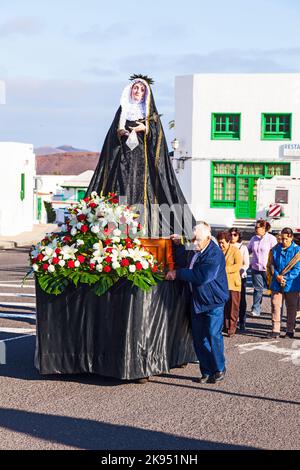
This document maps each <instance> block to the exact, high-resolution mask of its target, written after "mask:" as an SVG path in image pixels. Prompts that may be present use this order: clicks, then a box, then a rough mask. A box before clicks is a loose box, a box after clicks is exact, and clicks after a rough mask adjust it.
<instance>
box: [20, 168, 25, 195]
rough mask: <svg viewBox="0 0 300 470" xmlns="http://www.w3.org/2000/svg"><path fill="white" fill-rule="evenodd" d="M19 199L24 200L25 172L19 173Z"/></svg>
mask: <svg viewBox="0 0 300 470" xmlns="http://www.w3.org/2000/svg"><path fill="white" fill-rule="evenodd" d="M20 199H21V201H24V199H25V173H21V191H20Z"/></svg>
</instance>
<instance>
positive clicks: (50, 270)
mask: <svg viewBox="0 0 300 470" xmlns="http://www.w3.org/2000/svg"><path fill="white" fill-rule="evenodd" d="M48 271H49V273H54V271H55V267H54V266H53V264H50V266H49V267H48Z"/></svg>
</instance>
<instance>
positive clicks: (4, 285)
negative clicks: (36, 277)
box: [0, 281, 35, 289]
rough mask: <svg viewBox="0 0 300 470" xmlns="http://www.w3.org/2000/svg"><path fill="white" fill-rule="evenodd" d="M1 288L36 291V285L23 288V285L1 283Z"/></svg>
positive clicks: (7, 282)
mask: <svg viewBox="0 0 300 470" xmlns="http://www.w3.org/2000/svg"><path fill="white" fill-rule="evenodd" d="M0 287H13V288H14V289H34V288H35V284H33V285H31V286H26V285H23V286H22V284H13V283H12V282H11V281H1V282H0Z"/></svg>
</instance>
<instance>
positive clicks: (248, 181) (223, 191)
mask: <svg viewBox="0 0 300 470" xmlns="http://www.w3.org/2000/svg"><path fill="white" fill-rule="evenodd" d="M175 134H176V139H178V143H179V146H178V149H177V150H176V151H175V155H174V156H175V159H179V160H177V161H176V160H175V162H174V166H175V169H176V171H177V177H178V180H179V183H180V185H181V187H182V189H183V191H184V193H185V196H186V198H187V200H188V202H190V203H191V204H192V208H193V212H194V215H195V217H196V218H197V219H205V220H207V221H208V222H210V223H211V224H212V225H215V226H216V225H225V226H231V225H232V224H233V223H234V221H236V220H244V219H253V218H255V214H256V184H257V179H258V178H271V177H272V176H274V175H293V176H298V177H299V176H300V74H195V75H188V76H181V77H176V82H175Z"/></svg>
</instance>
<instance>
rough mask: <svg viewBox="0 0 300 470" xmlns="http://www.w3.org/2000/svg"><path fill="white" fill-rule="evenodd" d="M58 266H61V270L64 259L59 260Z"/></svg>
mask: <svg viewBox="0 0 300 470" xmlns="http://www.w3.org/2000/svg"><path fill="white" fill-rule="evenodd" d="M58 264H59V266H61V267H62V268H63V267H64V265H65V264H66V262H65V260H64V259H61V260H59V262H58Z"/></svg>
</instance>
